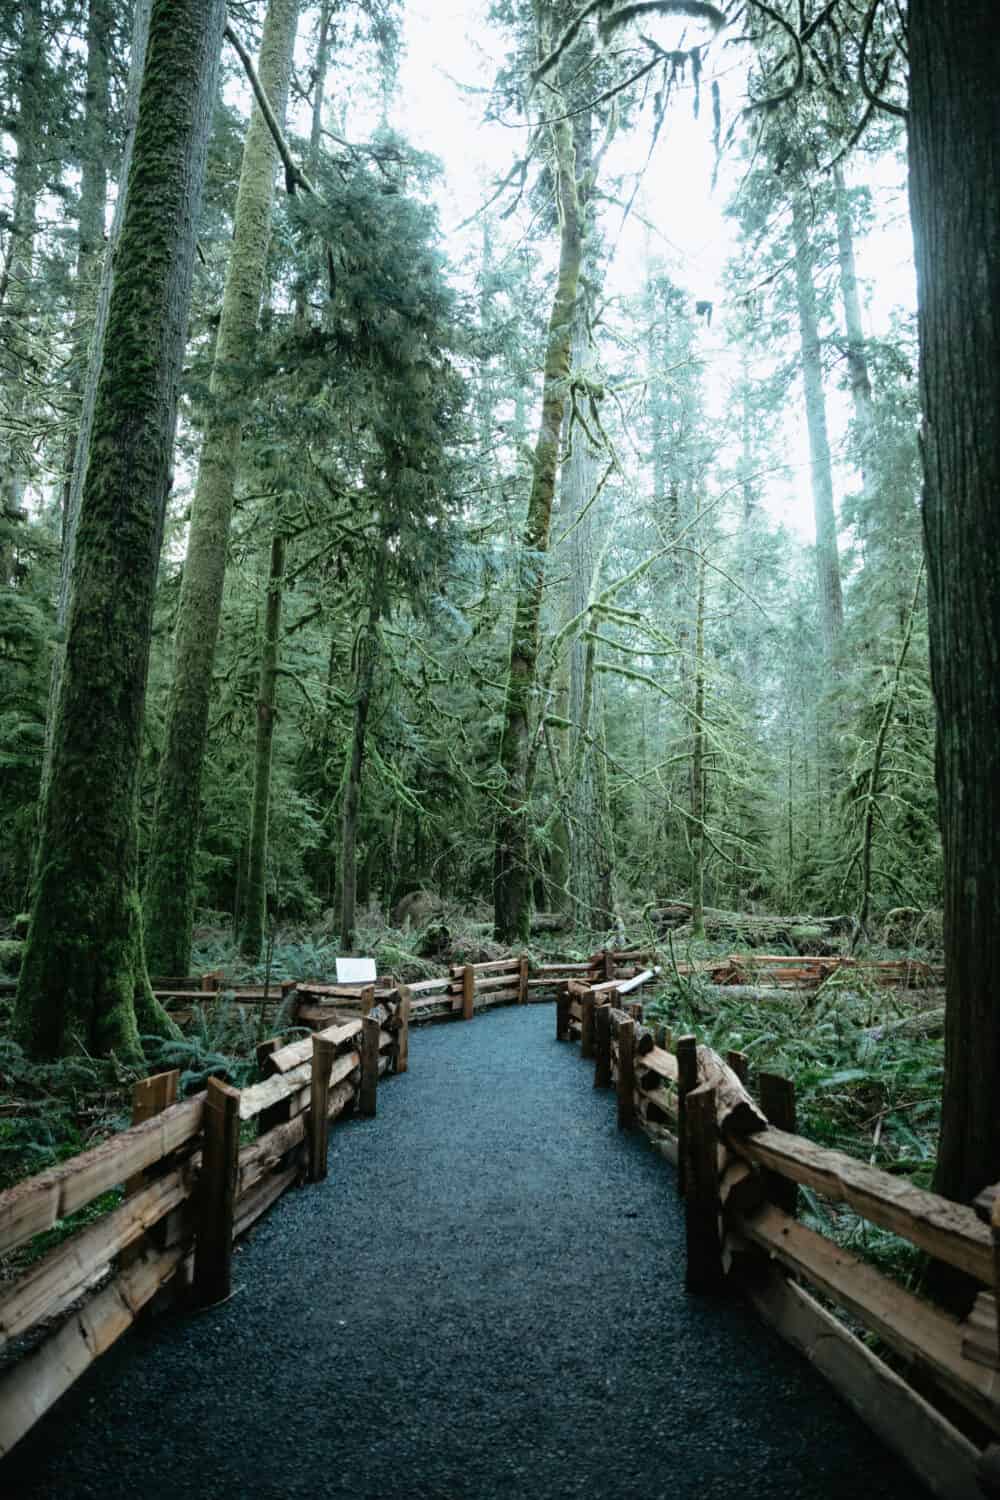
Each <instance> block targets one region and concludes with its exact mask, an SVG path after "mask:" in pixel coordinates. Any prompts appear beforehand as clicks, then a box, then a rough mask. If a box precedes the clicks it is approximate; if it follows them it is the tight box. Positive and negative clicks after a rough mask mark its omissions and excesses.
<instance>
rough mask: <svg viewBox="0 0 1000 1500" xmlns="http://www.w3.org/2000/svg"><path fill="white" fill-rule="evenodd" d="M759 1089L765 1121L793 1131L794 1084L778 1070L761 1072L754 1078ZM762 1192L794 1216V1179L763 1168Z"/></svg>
mask: <svg viewBox="0 0 1000 1500" xmlns="http://www.w3.org/2000/svg"><path fill="white" fill-rule="evenodd" d="M757 1085H758V1088H759V1090H760V1107H761V1109H762V1110H763V1111H764V1113H765V1114H766V1115H767V1119H768V1124H770V1125H773V1126H774V1128H775V1130H787V1131H788V1133H789V1135H794V1134H795V1084H794V1083H793V1082H792V1080H791V1079H790V1078H782V1076H781V1074H780V1073H760V1074H759V1075H758V1078H757ZM763 1177H764V1193H765V1195H766V1197H767V1199H768V1201H769V1202H771V1203H773V1204H774V1205H775V1207H776V1208H780V1209H783V1210H784V1211H785V1213H786V1214H791V1215H792V1216H793V1217H794V1215H795V1212H796V1210H797V1208H798V1203H799V1190H798V1187H797V1186H796V1184H795V1183H794V1182H790V1181H789V1180H788V1178H787V1177H782V1175H781V1173H780V1172H768V1171H765V1172H764V1174H763Z"/></svg>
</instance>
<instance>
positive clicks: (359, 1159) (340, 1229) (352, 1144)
mask: <svg viewBox="0 0 1000 1500" xmlns="http://www.w3.org/2000/svg"><path fill="white" fill-rule="evenodd" d="M553 1030H554V1025H553V1013H552V1008H551V1007H549V1006H544V1007H542V1006H532V1007H529V1008H528V1009H510V1010H503V1011H496V1012H493V1013H491V1014H488V1015H485V1016H481V1017H477V1019H476V1020H475V1022H474V1023H473V1024H471V1025H462V1024H460V1023H458V1024H454V1025H450V1026H444V1027H435V1028H433V1029H425V1030H422V1031H417V1032H415V1033H413V1034H412V1036H411V1046H410V1068H411V1071H410V1072H409V1073H408V1074H407V1075H406V1076H405V1077H403V1078H399V1079H390V1080H389V1081H388V1082H387V1083H386V1084H385V1086H384V1087H382V1088H380V1089H379V1099H378V1103H379V1116H378V1119H377V1120H375V1121H360V1120H359V1121H352V1122H351V1123H349V1124H346V1125H344V1126H338V1127H337V1128H336V1129H334V1130H333V1131H332V1132H331V1151H330V1177H329V1179H328V1181H327V1182H326V1183H325V1184H322V1185H321V1186H317V1187H309V1188H306V1189H304V1190H302V1191H300V1192H292V1193H290V1194H287V1195H286V1196H285V1197H284V1198H283V1199H282V1200H281V1201H280V1202H279V1204H278V1205H277V1207H276V1208H275V1209H274V1210H272V1212H271V1214H270V1215H269V1216H268V1218H267V1219H266V1220H265V1221H264V1222H263V1223H262V1224H261V1226H260V1227H259V1228H258V1229H257V1230H256V1231H255V1232H254V1233H252V1234H251V1235H250V1237H249V1238H248V1239H247V1240H246V1241H245V1242H244V1245H243V1247H242V1249H241V1250H240V1251H239V1252H238V1253H237V1255H236V1257H235V1261H234V1268H235V1269H234V1282H235V1285H236V1287H237V1288H239V1290H238V1292H237V1294H236V1295H235V1296H234V1297H233V1299H232V1300H231V1301H230V1302H229V1303H228V1304H226V1305H225V1306H224V1307H221V1308H219V1309H216V1310H211V1311H207V1312H205V1313H202V1314H200V1315H197V1316H193V1317H184V1318H180V1317H170V1318H159V1319H155V1320H149V1321H147V1322H146V1323H144V1324H143V1325H142V1327H141V1328H140V1330H138V1331H136V1332H134V1333H133V1334H131V1335H129V1336H127V1337H126V1338H125V1339H123V1340H122V1341H121V1343H120V1344H119V1345H118V1346H116V1348H115V1349H113V1350H112V1351H111V1352H110V1353H108V1354H107V1355H105V1356H104V1358H103V1359H101V1360H99V1361H98V1362H97V1364H96V1365H95V1366H94V1367H93V1369H92V1370H91V1371H90V1372H89V1373H88V1375H87V1376H85V1377H84V1378H83V1379H82V1380H81V1381H79V1383H78V1384H77V1385H76V1386H75V1387H74V1388H73V1390H72V1391H71V1393H70V1394H69V1395H68V1396H67V1397H66V1398H65V1400H64V1401H63V1402H62V1403H61V1404H60V1405H59V1406H58V1407H56V1409H55V1410H54V1411H53V1412H52V1413H51V1414H50V1416H49V1417H48V1418H46V1419H45V1420H44V1421H43V1422H41V1423H40V1424H39V1426H38V1427H37V1428H36V1429H35V1430H34V1432H33V1433H32V1434H31V1435H30V1436H29V1437H28V1438H26V1439H25V1440H24V1442H23V1443H22V1444H21V1445H20V1446H19V1447H18V1448H17V1449H16V1450H15V1452H14V1454H13V1455H12V1457H11V1458H10V1459H9V1460H8V1465H9V1467H8V1470H7V1471H4V1469H3V1467H2V1466H0V1491H2V1492H3V1494H4V1495H5V1496H11V1497H16V1500H40V1497H43V1496H44V1497H50V1496H51V1497H56V1496H58V1497H59V1500H195V1497H197V1500H201V1497H202V1496H205V1495H208V1496H211V1497H213V1500H230V1497H232V1500H236V1497H239V1500H244V1497H246V1500H298V1497H303V1500H304V1497H309V1500H320V1497H324V1500H340V1497H344V1500H346V1497H348V1496H349V1497H351V1500H404V1497H405V1500H500V1497H503V1500H520V1497H529V1496H530V1497H538V1500H564V1497H565V1500H568V1497H571V1496H587V1497H590V1500H619V1497H621V1500H626V1497H627V1500H660V1497H663V1500H668V1497H669V1500H688V1497H690V1500H695V1497H698V1500H715V1497H718V1500H732V1497H733V1496H734V1495H739V1496H740V1500H765V1497H771V1496H775V1495H781V1496H783V1497H787V1500H792V1497H796V1500H798V1497H802V1500H812V1497H816V1500H819V1497H823V1500H840V1497H843V1500H849V1497H850V1500H854V1497H855V1496H856V1495H857V1492H858V1484H859V1479H858V1476H859V1475H863V1476H864V1487H865V1489H866V1490H867V1491H868V1492H869V1493H872V1494H876V1495H878V1496H879V1497H880V1500H904V1497H905V1500H915V1496H916V1495H917V1494H918V1493H919V1489H918V1486H917V1485H916V1484H915V1483H914V1480H913V1479H912V1477H911V1476H910V1475H909V1473H908V1472H907V1471H906V1470H904V1469H903V1467H902V1466H901V1465H900V1464H899V1463H898V1461H897V1460H896V1459H894V1458H893V1457H892V1456H891V1455H890V1454H889V1453H888V1452H887V1450H885V1449H884V1448H883V1447H882V1446H881V1445H880V1444H879V1443H878V1442H877V1441H876V1440H875V1438H874V1437H872V1436H871V1435H870V1434H869V1433H868V1431H867V1429H865V1428H864V1427H863V1426H862V1424H861V1423H860V1422H859V1421H858V1420H857V1419H856V1418H855V1417H854V1416H853V1415H852V1414H851V1413H850V1412H849V1411H848V1410H847V1409H846V1408H845V1407H844V1406H842V1405H841V1403H840V1402H839V1401H838V1399H837V1398H836V1396H835V1395H834V1394H833V1393H832V1391H831V1390H830V1388H829V1387H828V1386H827V1385H826V1384H825V1382H824V1381H822V1380H821V1379H820V1377H819V1376H818V1375H816V1374H815V1373H814V1371H813V1370H812V1369H811V1368H810V1366H809V1365H808V1364H807V1363H806V1362H805V1361H804V1360H802V1359H801V1358H800V1357H799V1356H798V1355H796V1354H795V1353H794V1352H793V1351H792V1350H790V1349H789V1348H788V1347H787V1346H786V1345H784V1344H783V1343H781V1341H780V1340H779V1339H777V1337H776V1336H775V1335H773V1334H772V1333H771V1332H770V1331H769V1330H768V1329H766V1328H765V1327H764V1326H763V1325H762V1324H761V1323H760V1322H759V1321H758V1320H757V1318H756V1317H755V1316H754V1315H753V1313H752V1312H750V1311H749V1310H748V1309H747V1308H745V1307H744V1306H743V1305H742V1304H740V1303H739V1302H735V1301H718V1300H703V1299H698V1298H692V1297H688V1296H686V1295H685V1293H684V1291H683V1289H682V1267H683V1254H684V1249H683V1218H682V1214H681V1210H680V1207H679V1205H678V1202H677V1195H676V1191H675V1186H674V1179H673V1174H672V1172H671V1171H670V1170H669V1168H667V1167H666V1166H665V1165H664V1164H663V1162H662V1161H661V1160H660V1158H659V1156H658V1155H657V1154H656V1153H655V1152H653V1151H652V1150H651V1149H650V1148H649V1146H648V1144H647V1143H646V1142H645V1140H644V1139H643V1138H642V1137H639V1136H636V1135H627V1136H626V1135H622V1134H620V1133H619V1132H618V1131H617V1129H616V1128H615V1115H614V1108H613V1101H612V1099H611V1098H610V1097H609V1096H608V1095H607V1094H605V1093H595V1091H594V1089H593V1088H592V1074H591V1070H590V1069H589V1068H588V1067H585V1066H583V1065H582V1064H581V1062H580V1060H579V1053H578V1050H577V1049H576V1048H570V1047H567V1046H565V1045H559V1044H558V1043H556V1042H555V1041H554V1040H553V1039H552V1033H553Z"/></svg>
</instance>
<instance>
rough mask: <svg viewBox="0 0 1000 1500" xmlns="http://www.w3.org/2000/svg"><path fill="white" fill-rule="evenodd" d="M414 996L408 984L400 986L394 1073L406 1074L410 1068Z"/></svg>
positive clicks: (393, 1064)
mask: <svg viewBox="0 0 1000 1500" xmlns="http://www.w3.org/2000/svg"><path fill="white" fill-rule="evenodd" d="M412 1005H413V996H412V995H411V993H410V987H409V985H408V984H401V985H400V986H399V1007H398V1009H397V1011H396V1046H395V1049H394V1051H393V1055H392V1071H393V1072H394V1073H405V1072H406V1070H407V1068H408V1067H409V1066H410V1010H411V1008H412Z"/></svg>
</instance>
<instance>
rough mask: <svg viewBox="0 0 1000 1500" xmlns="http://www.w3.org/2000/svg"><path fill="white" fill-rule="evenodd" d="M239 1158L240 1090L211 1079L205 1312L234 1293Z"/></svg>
mask: <svg viewBox="0 0 1000 1500" xmlns="http://www.w3.org/2000/svg"><path fill="white" fill-rule="evenodd" d="M239 1152H240V1095H239V1090H238V1089H233V1088H230V1087H229V1085H228V1084H226V1083H220V1082H219V1080H218V1079H217V1078H210V1079H209V1080H208V1088H207V1092H206V1098H205V1140H204V1144H203V1146H202V1157H201V1180H200V1182H199V1187H198V1233H197V1239H196V1241H195V1253H194V1292H195V1296H196V1298H197V1300H198V1302H199V1303H200V1304H201V1305H202V1306H203V1307H207V1306H210V1305H211V1304H212V1303H215V1302H222V1301H224V1299H225V1298H226V1297H228V1296H229V1293H230V1291H231V1290H232V1260H233V1217H234V1209H235V1206H236V1178H237V1174H238V1171H239Z"/></svg>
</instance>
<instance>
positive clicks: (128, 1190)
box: [121, 1068, 181, 1267]
mask: <svg viewBox="0 0 1000 1500" xmlns="http://www.w3.org/2000/svg"><path fill="white" fill-rule="evenodd" d="M180 1077H181V1075H180V1069H179V1068H172V1069H171V1070H170V1071H169V1072H166V1073H154V1075H153V1076H152V1077H151V1078H140V1080H139V1082H138V1083H136V1084H135V1085H134V1087H133V1089H132V1124H133V1125H141V1124H142V1123H143V1122H144V1121H145V1120H152V1119H153V1118H154V1116H155V1115H162V1113H163V1111H164V1110H165V1109H169V1108H170V1106H171V1105H172V1104H176V1103H177V1089H178V1084H179V1083H180ZM148 1170H149V1169H147V1171H146V1172H137V1173H136V1174H135V1176H134V1177H130V1178H129V1179H128V1181H127V1182H126V1184H125V1197H126V1198H131V1197H133V1196H134V1194H136V1193H138V1192H141V1191H142V1188H143V1187H144V1185H145V1183H146V1180H147V1176H148ZM142 1245H143V1240H142V1239H141V1238H139V1239H137V1240H136V1241H135V1242H134V1243H133V1244H131V1245H128V1246H126V1247H124V1248H123V1249H122V1252H121V1255H122V1266H123V1267H124V1266H125V1265H127V1264H129V1263H130V1262H131V1261H132V1260H134V1259H135V1258H136V1256H137V1255H139V1254H140V1252H141V1249H142Z"/></svg>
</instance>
